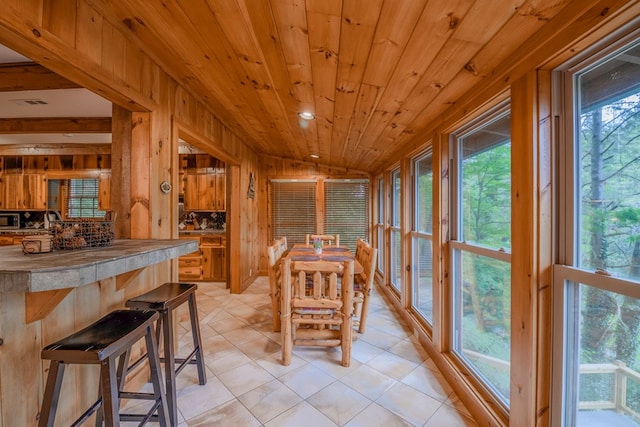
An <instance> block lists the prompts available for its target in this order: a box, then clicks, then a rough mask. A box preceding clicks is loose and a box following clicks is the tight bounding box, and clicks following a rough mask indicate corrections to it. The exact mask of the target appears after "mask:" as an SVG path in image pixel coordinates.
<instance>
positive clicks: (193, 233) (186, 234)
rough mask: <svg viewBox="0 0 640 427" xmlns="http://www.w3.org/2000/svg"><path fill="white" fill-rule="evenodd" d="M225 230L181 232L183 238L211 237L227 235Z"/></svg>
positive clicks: (212, 229)
mask: <svg viewBox="0 0 640 427" xmlns="http://www.w3.org/2000/svg"><path fill="white" fill-rule="evenodd" d="M226 232H227V231H226V230H223V229H217V228H211V229H206V230H180V235H181V236H210V235H212V234H225V233H226Z"/></svg>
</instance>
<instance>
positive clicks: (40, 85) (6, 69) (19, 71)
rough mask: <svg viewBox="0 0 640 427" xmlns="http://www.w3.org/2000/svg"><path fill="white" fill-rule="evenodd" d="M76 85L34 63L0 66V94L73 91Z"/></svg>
mask: <svg viewBox="0 0 640 427" xmlns="http://www.w3.org/2000/svg"><path fill="white" fill-rule="evenodd" d="M79 87H81V86H80V85H78V84H77V83H74V82H72V81H70V80H67V79H65V78H64V77H61V76H59V75H58V74H56V73H54V72H53V71H51V70H48V69H47V68H45V67H43V66H42V65H40V64H36V63H20V64H2V65H0V92H14V91H21V90H47V89H75V88H79Z"/></svg>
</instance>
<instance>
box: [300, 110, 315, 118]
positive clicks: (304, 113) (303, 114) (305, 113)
mask: <svg viewBox="0 0 640 427" xmlns="http://www.w3.org/2000/svg"><path fill="white" fill-rule="evenodd" d="M298 115H299V116H300V117H301V118H303V119H305V120H313V119H315V118H316V115H315V114H313V113H310V112H309V111H301V112H299V113H298Z"/></svg>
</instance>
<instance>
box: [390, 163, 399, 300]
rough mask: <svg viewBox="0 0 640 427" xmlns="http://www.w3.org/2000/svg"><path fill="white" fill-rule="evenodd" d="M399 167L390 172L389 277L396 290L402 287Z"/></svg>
mask: <svg viewBox="0 0 640 427" xmlns="http://www.w3.org/2000/svg"><path fill="white" fill-rule="evenodd" d="M400 184H401V182H400V169H396V170H394V171H393V172H392V173H391V203H392V206H391V254H390V255H391V277H390V282H391V286H393V287H394V288H395V289H396V290H397V291H398V292H400V290H401V289H402V244H401V243H402V242H401V239H400V201H401V198H400V195H401V194H400Z"/></svg>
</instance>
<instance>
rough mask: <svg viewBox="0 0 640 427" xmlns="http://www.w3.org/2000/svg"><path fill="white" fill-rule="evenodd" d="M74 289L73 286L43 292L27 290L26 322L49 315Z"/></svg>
mask: <svg viewBox="0 0 640 427" xmlns="http://www.w3.org/2000/svg"><path fill="white" fill-rule="evenodd" d="M72 290H73V288H65V289H54V290H51V291H42V292H27V293H26V294H25V300H24V302H25V311H24V313H25V322H26V323H32V322H35V321H37V320H42V319H44V318H45V317H47V316H48V315H49V313H51V312H52V311H53V309H54V308H56V307H57V305H58V304H60V303H61V302H62V300H63V299H64V298H65V297H66V296H67V295H69V292H71V291H72Z"/></svg>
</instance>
